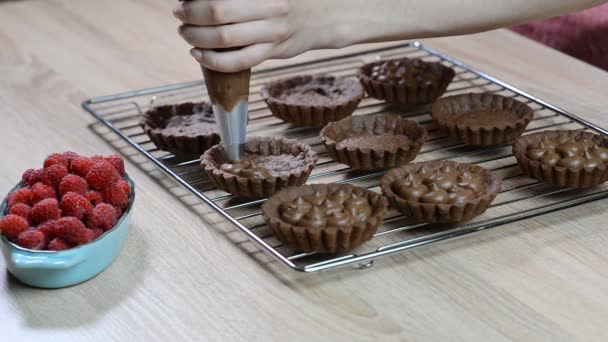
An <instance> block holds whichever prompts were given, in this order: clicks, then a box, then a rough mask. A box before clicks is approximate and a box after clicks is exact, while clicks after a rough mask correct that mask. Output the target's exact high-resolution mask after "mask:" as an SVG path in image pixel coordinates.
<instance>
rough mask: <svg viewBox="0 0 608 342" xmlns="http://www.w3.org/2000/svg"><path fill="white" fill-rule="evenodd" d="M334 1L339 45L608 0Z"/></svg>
mask: <svg viewBox="0 0 608 342" xmlns="http://www.w3.org/2000/svg"><path fill="white" fill-rule="evenodd" d="M313 1H318V2H319V5H320V6H336V5H338V3H341V4H340V5H338V6H339V7H340V8H327V11H333V13H336V14H337V15H336V16H335V18H336V22H335V23H334V26H333V27H334V29H333V31H334V34H335V38H334V39H332V40H333V41H334V42H335V46H326V47H342V46H346V45H351V44H356V43H364V42H379V41H390V40H403V39H419V38H430V37H439V36H450V35H460V34H469V33H476V32H482V31H487V30H491V29H495V28H500V27H505V26H511V25H515V24H519V23H523V22H528V21H532V20H535V19H541V18H547V17H552V16H556V15H560V14H564V13H568V12H573V11H577V10H582V9H585V8H589V7H593V6H596V5H599V4H602V3H605V2H608V1H606V0H510V1H501V0H376V1H369V0H354V1H353V0H350V1H327V0H313Z"/></svg>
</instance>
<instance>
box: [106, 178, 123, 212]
mask: <svg viewBox="0 0 608 342" xmlns="http://www.w3.org/2000/svg"><path fill="white" fill-rule="evenodd" d="M103 194H104V198H105V199H106V202H107V203H109V204H111V205H113V206H116V207H119V208H126V207H127V206H128V205H129V195H127V193H126V192H125V190H124V189H123V188H122V186H120V184H119V183H112V184H110V185H109V186H108V187H107V188H106V189H105V190H104V193H103Z"/></svg>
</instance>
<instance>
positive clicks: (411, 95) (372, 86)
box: [358, 61, 456, 106]
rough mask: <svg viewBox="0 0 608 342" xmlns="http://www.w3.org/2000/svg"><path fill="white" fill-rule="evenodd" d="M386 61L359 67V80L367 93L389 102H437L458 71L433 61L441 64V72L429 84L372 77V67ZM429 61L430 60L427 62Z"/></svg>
mask: <svg viewBox="0 0 608 342" xmlns="http://www.w3.org/2000/svg"><path fill="white" fill-rule="evenodd" d="M384 62H385V61H379V62H374V63H369V64H366V65H364V66H362V67H361V68H360V69H359V73H358V75H359V81H360V82H361V84H362V85H363V88H365V91H366V92H367V94H368V95H369V96H371V97H374V98H376V99H380V100H385V101H386V102H389V103H398V104H403V105H411V106H419V105H426V104H430V103H433V102H435V100H437V99H438V98H439V97H441V95H443V94H444V93H445V91H446V90H447V89H448V86H449V85H450V83H451V82H452V80H453V79H454V76H455V75H456V72H455V71H454V69H452V68H449V67H447V66H445V65H443V64H441V63H435V62H431V63H429V64H437V65H439V66H440V68H439V71H438V72H440V73H441V75H440V77H439V79H438V81H437V82H432V83H431V84H429V85H422V84H405V85H395V84H390V83H387V82H381V81H377V80H374V79H372V78H371V77H370V74H371V69H372V68H373V67H374V66H375V65H378V64H381V63H384ZM427 63H428V62H427Z"/></svg>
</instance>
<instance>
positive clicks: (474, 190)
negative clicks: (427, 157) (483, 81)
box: [380, 161, 502, 223]
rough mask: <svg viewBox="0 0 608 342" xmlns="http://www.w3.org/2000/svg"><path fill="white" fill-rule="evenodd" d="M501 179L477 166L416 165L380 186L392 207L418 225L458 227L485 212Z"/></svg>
mask: <svg viewBox="0 0 608 342" xmlns="http://www.w3.org/2000/svg"><path fill="white" fill-rule="evenodd" d="M501 184H502V181H501V179H500V177H499V176H498V175H496V174H494V173H492V172H490V171H489V170H487V169H484V168H482V167H480V166H477V165H471V164H463V163H457V162H453V161H429V162H423V163H413V164H409V165H406V166H402V167H400V168H396V169H393V170H391V171H389V172H388V173H387V174H386V175H385V176H384V177H382V180H381V182H380V186H381V188H382V192H383V193H384V195H385V196H386V197H387V198H388V200H389V202H390V203H391V205H392V206H393V207H395V208H396V209H398V210H399V211H401V212H402V213H403V214H404V215H405V216H407V217H409V218H412V219H413V220H415V221H417V222H427V223H433V222H440V223H455V222H462V221H467V220H470V219H472V218H474V217H476V216H478V215H481V214H482V213H483V212H485V211H486V210H487V209H488V207H489V206H490V204H491V203H492V201H493V200H494V198H496V195H498V192H499V191H500V187H501Z"/></svg>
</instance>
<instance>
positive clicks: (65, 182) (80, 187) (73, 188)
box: [59, 175, 89, 197]
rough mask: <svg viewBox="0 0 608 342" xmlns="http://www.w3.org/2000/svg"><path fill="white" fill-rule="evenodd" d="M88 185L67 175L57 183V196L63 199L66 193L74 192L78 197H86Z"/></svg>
mask: <svg viewBox="0 0 608 342" xmlns="http://www.w3.org/2000/svg"><path fill="white" fill-rule="evenodd" d="M88 190H89V185H88V184H87V181H85V180H84V179H83V178H82V177H78V176H76V175H67V176H65V177H63V179H62V180H61V183H59V194H60V195H61V197H63V196H64V195H65V194H67V193H68V192H75V193H77V194H79V195H83V196H84V195H86V194H87V191H88Z"/></svg>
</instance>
